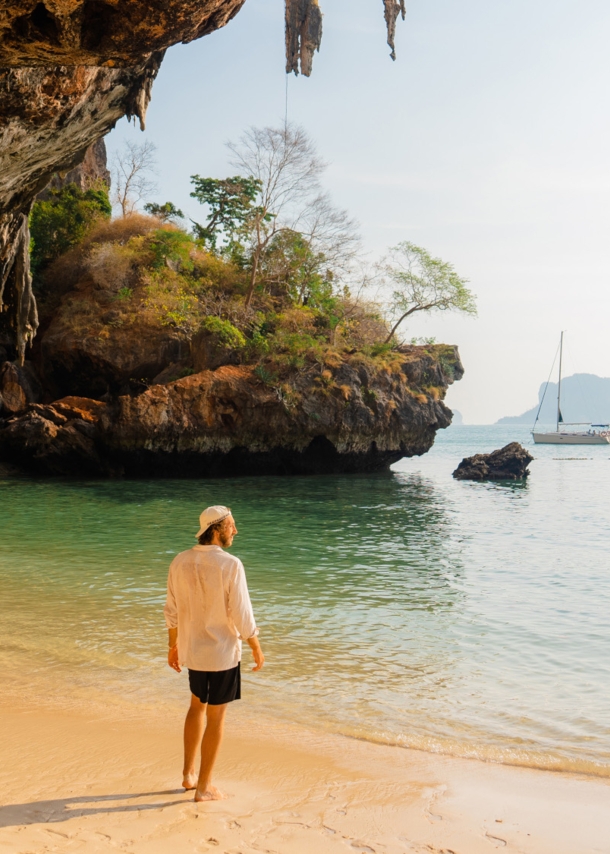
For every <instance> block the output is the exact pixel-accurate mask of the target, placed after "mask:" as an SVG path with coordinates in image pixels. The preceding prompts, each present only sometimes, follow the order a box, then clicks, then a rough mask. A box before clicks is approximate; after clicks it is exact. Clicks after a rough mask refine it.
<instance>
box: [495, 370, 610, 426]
mask: <svg viewBox="0 0 610 854" xmlns="http://www.w3.org/2000/svg"><path fill="white" fill-rule="evenodd" d="M545 388H546V383H542V384H541V386H540V390H539V391H538V403H537V405H536V406H532V408H531V409H528V410H527V412H524V413H523V414H522V415H509V416H506V417H504V418H500V420H499V421H497V422H496V424H533V423H534V421H535V420H536V413H537V412H538V407H539V406H540V401H541V400H542V397H543V395H544V390H545ZM561 412H562V415H563V420H564V421H566V422H572V423H576V422H581V423H586V424H608V423H610V377H598V376H596V375H595V374H573V375H572V376H571V377H564V378H563V379H562V381H561ZM556 417H557V383H554V382H550V383H549V384H548V389H547V391H546V395H544V403H543V404H542V409H541V410H540V418H539V421H540V423H541V424H553V423H555V419H556Z"/></svg>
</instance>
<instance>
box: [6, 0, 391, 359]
mask: <svg viewBox="0 0 610 854" xmlns="http://www.w3.org/2000/svg"><path fill="white" fill-rule="evenodd" d="M243 2H244V0H148V2H144V0H129V2H123V3H120V2H116V0H44V2H39V0H5V2H4V3H3V4H2V7H1V8H0V346H2V345H3V344H4V345H6V346H9V347H11V348H13V349H14V351H15V354H16V356H17V358H18V359H19V360H20V361H21V362H22V363H23V360H24V358H25V350H26V346H27V345H28V344H30V343H31V342H32V340H33V338H34V336H35V334H36V330H37V328H38V315H37V311H36V302H35V299H34V296H33V293H32V282H31V276H30V270H29V262H28V251H29V231H28V214H29V211H30V207H31V204H32V201H33V199H34V198H35V197H36V195H37V194H38V193H40V192H41V191H42V190H43V189H44V187H45V186H46V185H47V183H48V182H49V180H51V178H52V176H53V175H54V174H55V173H58V172H59V173H62V172H69V171H70V170H72V169H74V168H75V167H76V166H77V165H78V163H80V162H81V161H82V160H83V158H84V157H85V154H86V152H87V150H88V149H89V147H90V146H91V145H92V144H93V143H94V142H95V141H96V140H98V139H100V138H101V137H103V136H104V135H105V134H106V133H108V131H109V130H110V129H111V128H113V127H114V125H115V124H116V122H117V120H118V119H120V118H121V117H122V116H128V117H129V118H131V117H137V118H138V119H139V121H140V125H141V127H142V128H143V127H144V122H145V115H146V108H147V105H148V102H149V100H150V96H151V88H152V83H153V80H154V79H155V76H156V74H157V72H158V70H159V66H160V63H161V60H162V59H163V55H164V52H165V50H166V49H167V48H168V47H169V46H171V45H174V44H177V43H178V42H182V43H187V42H190V41H193V40H194V39H198V38H200V37H201V36H204V35H206V34H207V33H211V32H213V31H214V30H217V29H219V28H220V27H223V26H224V25H225V24H226V23H228V21H230V20H231V18H233V17H234V15H236V14H237V12H238V11H239V10H240V8H241V7H242V5H243ZM285 2H286V63H287V64H286V68H287V71H294V72H295V73H298V72H299V71H301V73H302V74H305V75H309V74H310V72H311V63H312V58H313V54H314V51H315V50H318V49H319V46H320V40H321V37H322V14H321V12H320V9H319V7H318V3H317V0H285ZM399 13H402V15H403V17H404V0H384V14H385V19H386V24H387V31H388V44H389V45H390V47H391V49H392V57H394V34H395V24H396V19H397V17H398V14H399Z"/></svg>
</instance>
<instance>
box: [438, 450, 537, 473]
mask: <svg viewBox="0 0 610 854" xmlns="http://www.w3.org/2000/svg"><path fill="white" fill-rule="evenodd" d="M533 459H534V458H533V457H532V455H531V454H530V453H529V452H528V451H526V450H525V448H524V447H523V445H520V444H519V442H511V443H510V445H505V447H504V448H500V449H499V450H498V451H492V453H491V454H475V455H474V457H465V458H464V459H463V460H462V462H461V463H460V464H459V466H458V467H457V468H456V470H455V471H454V472H453V476H454V477H455V478H457V479H458V480H521V479H522V478H524V477H527V476H528V474H529V470H528V465H529V464H530V463H531V461H532V460H533Z"/></svg>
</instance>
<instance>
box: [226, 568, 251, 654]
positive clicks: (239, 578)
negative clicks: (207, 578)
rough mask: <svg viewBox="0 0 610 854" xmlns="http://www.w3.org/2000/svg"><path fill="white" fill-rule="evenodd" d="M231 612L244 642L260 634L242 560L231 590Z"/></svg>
mask: <svg viewBox="0 0 610 854" xmlns="http://www.w3.org/2000/svg"><path fill="white" fill-rule="evenodd" d="M229 610H230V613H231V617H232V618H233V622H234V623H235V628H236V629H237V631H238V632H239V636H240V637H241V638H242V639H243V640H248V638H251V637H254V635H257V634H258V629H257V628H256V621H255V619H254V612H253V611H252V603H251V602H250V594H249V593H248V584H247V582H246V573H245V571H244V565H243V563H242V562H241V561H240V560H238V561H237V566H236V572H235V578H234V579H233V583H232V584H231V586H230V588H229Z"/></svg>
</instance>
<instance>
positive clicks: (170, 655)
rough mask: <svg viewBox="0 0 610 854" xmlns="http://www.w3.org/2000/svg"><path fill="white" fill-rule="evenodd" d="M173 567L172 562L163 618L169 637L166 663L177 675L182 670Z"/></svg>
mask: <svg viewBox="0 0 610 854" xmlns="http://www.w3.org/2000/svg"><path fill="white" fill-rule="evenodd" d="M173 565H174V561H172V564H171V566H170V568H169V573H168V576H167V598H166V600H165V607H164V608H163V614H164V616H165V625H166V626H167V631H168V635H169V639H168V643H169V649H168V651H167V663H168V664H169V666H170V667H172V668H173V669H174V670H175V671H176V672H177V673H180V672H181V670H182V668H181V667H180V661H179V659H178V608H177V605H176V595H175V593H174V579H173V574H172V567H173Z"/></svg>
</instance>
